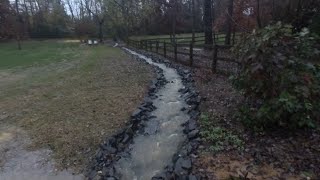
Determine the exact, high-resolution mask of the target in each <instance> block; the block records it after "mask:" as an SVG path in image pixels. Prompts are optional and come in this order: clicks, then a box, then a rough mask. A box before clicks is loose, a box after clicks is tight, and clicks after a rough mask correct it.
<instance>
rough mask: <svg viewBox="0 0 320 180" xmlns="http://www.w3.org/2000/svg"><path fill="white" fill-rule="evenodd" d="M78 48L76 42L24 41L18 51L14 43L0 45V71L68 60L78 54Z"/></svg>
mask: <svg viewBox="0 0 320 180" xmlns="http://www.w3.org/2000/svg"><path fill="white" fill-rule="evenodd" d="M78 47H79V43H78V42H67V41H57V40H48V41H25V42H22V50H18V49H17V44H16V42H9V43H0V69H7V68H14V67H21V66H22V67H25V66H31V65H35V64H47V63H52V62H56V61H62V60H68V59H70V58H72V56H74V55H76V54H77V53H78V51H77V50H78Z"/></svg>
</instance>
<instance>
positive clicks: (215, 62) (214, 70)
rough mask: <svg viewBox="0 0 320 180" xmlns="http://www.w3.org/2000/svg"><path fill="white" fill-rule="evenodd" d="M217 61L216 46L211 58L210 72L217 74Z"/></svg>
mask: <svg viewBox="0 0 320 180" xmlns="http://www.w3.org/2000/svg"><path fill="white" fill-rule="evenodd" d="M217 61H218V46H217V45H214V47H213V56H212V67H211V70H212V72H213V73H216V72H217Z"/></svg>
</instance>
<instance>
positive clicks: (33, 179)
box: [0, 126, 84, 180]
mask: <svg viewBox="0 0 320 180" xmlns="http://www.w3.org/2000/svg"><path fill="white" fill-rule="evenodd" d="M30 143H31V141H30V139H29V138H28V137H27V135H26V133H25V132H23V131H22V130H21V129H19V128H17V127H13V126H4V127H0V180H82V179H84V177H83V176H81V175H73V174H72V173H70V172H68V171H66V170H64V171H57V170H56V169H55V168H54V162H52V160H50V155H51V151H49V150H45V149H43V150H36V151H28V150H26V147H27V146H28V145H29V144H30Z"/></svg>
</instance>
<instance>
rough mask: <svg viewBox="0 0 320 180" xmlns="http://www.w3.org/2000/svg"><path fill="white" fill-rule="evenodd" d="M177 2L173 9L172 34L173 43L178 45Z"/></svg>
mask: <svg viewBox="0 0 320 180" xmlns="http://www.w3.org/2000/svg"><path fill="white" fill-rule="evenodd" d="M177 10H178V9H177V2H176V0H174V7H173V14H172V15H173V17H172V34H171V41H172V42H173V43H174V44H175V43H176V26H177Z"/></svg>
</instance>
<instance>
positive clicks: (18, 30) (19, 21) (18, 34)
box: [15, 0, 22, 50]
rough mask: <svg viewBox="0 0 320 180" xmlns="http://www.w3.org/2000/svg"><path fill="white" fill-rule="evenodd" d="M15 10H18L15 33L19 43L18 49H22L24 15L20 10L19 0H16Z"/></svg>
mask: <svg viewBox="0 0 320 180" xmlns="http://www.w3.org/2000/svg"><path fill="white" fill-rule="evenodd" d="M15 10H16V12H15V13H16V23H15V33H16V40H17V43H18V49H19V50H21V38H22V37H21V36H22V32H21V31H22V17H21V15H20V12H19V3H18V0H15Z"/></svg>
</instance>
